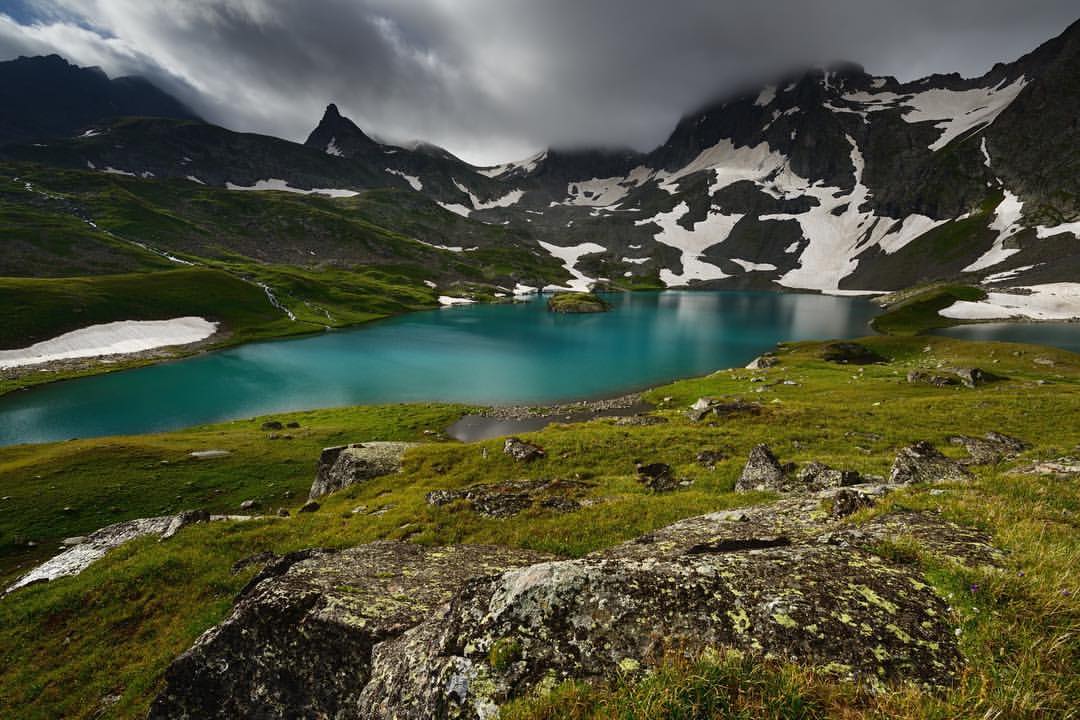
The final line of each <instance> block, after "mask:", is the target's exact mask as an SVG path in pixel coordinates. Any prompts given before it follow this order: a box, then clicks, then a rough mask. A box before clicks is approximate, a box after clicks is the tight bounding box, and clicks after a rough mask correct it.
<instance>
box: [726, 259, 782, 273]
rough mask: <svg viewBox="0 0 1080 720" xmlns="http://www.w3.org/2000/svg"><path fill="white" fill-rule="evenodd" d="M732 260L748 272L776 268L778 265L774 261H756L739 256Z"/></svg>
mask: <svg viewBox="0 0 1080 720" xmlns="http://www.w3.org/2000/svg"><path fill="white" fill-rule="evenodd" d="M731 262H733V263H735V264H736V265H738V266H739V267H741V268H742V269H743V270H745V271H746V272H755V271H765V270H776V266H775V265H773V264H772V263H756V262H750V261H749V260H741V259H739V258H731Z"/></svg>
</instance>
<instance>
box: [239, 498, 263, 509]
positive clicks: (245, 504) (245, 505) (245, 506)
mask: <svg viewBox="0 0 1080 720" xmlns="http://www.w3.org/2000/svg"><path fill="white" fill-rule="evenodd" d="M258 504H259V503H258V501H257V500H245V501H244V502H242V503H240V509H241V510H251V509H252V508H254V507H255V506H256V505H258Z"/></svg>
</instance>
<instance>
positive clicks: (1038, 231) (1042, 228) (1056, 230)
mask: <svg viewBox="0 0 1080 720" xmlns="http://www.w3.org/2000/svg"><path fill="white" fill-rule="evenodd" d="M1061 233H1072V234H1073V235H1076V236H1077V237H1080V220H1077V221H1076V222H1071V223H1061V224H1059V225H1054V226H1053V227H1047V226H1046V225H1039V226H1038V227H1036V228H1035V236H1036V237H1038V238H1039V239H1040V240H1042V239H1044V238H1048V237H1053V236H1054V235H1060V234H1061Z"/></svg>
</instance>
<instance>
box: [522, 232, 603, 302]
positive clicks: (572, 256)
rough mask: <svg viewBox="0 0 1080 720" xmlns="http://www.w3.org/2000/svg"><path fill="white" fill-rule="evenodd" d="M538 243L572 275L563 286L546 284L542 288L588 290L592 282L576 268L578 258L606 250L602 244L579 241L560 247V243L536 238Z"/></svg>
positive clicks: (546, 289)
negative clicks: (575, 243)
mask: <svg viewBox="0 0 1080 720" xmlns="http://www.w3.org/2000/svg"><path fill="white" fill-rule="evenodd" d="M537 242H538V243H540V247H542V248H544V249H545V250H547V251H548V252H549V253H550V254H551V256H552V257H554V258H556V259H558V260H562V263H563V267H565V268H566V270H567V272H569V273H570V274H571V275H573V279H572V280H571V281H570V282H568V283H567V284H566V285H565V286H557V285H548V286H546V287H545V288H544V290H545V291H548V290H574V291H577V292H588V290H589V286H590V285H591V284H592V282H593V280H592V278H589V277H586V276H585V274H584V273H582V272H581V271H579V270H578V269H577V263H578V260H580V259H581V257H582V256H584V255H591V254H592V253H601V252H606V251H607V248H605V247H604V246H603V245H597V244H596V243H591V242H587V243H581V244H580V245H570V246H567V247H562V246H560V245H553V244H551V243H546V242H544V241H543V240H537Z"/></svg>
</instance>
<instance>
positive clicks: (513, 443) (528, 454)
mask: <svg viewBox="0 0 1080 720" xmlns="http://www.w3.org/2000/svg"><path fill="white" fill-rule="evenodd" d="M503 454H505V455H509V456H510V457H512V458H513V459H514V460H515V461H517V462H532V461H533V460H537V459H540V458H543V457H544V456H546V455H547V453H545V452H544V449H543V448H542V447H540V446H539V445H534V444H532V443H529V442H525V441H524V440H521V439H520V438H516V437H509V438H506V442H505V443H503Z"/></svg>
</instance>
